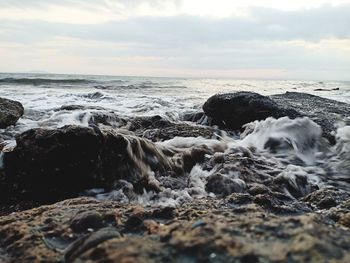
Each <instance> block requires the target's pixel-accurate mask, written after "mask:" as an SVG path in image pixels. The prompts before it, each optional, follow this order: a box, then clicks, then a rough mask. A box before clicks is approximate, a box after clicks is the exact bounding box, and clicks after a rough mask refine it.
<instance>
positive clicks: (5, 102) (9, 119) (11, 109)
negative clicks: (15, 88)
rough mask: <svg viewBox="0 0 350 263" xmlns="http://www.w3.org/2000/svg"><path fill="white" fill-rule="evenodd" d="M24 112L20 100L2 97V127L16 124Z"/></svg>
mask: <svg viewBox="0 0 350 263" xmlns="http://www.w3.org/2000/svg"><path fill="white" fill-rule="evenodd" d="M23 112H24V108H23V106H22V104H21V103H20V102H18V101H14V100H9V99H4V98H0V129H4V128H6V127H8V126H11V125H14V124H15V123H16V122H17V121H18V119H19V118H20V117H21V116H22V115H23Z"/></svg>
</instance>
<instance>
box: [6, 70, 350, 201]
mask: <svg viewBox="0 0 350 263" xmlns="http://www.w3.org/2000/svg"><path fill="white" fill-rule="evenodd" d="M234 91H254V92H258V93H260V94H263V95H272V94H280V93H284V92H286V91H296V92H306V93H310V94H315V95H318V96H321V97H325V98H330V99H334V100H338V101H342V102H347V103H350V82H337V81H327V82H326V81H325V82H318V81H292V80H237V79H203V78H154V77H112V76H86V75H52V74H49V75H48V74H0V92H1V93H0V97H4V98H8V99H14V100H17V101H20V102H21V103H22V104H23V106H24V108H25V113H24V116H23V117H22V118H21V119H20V120H19V121H18V123H17V124H16V125H15V126H12V127H9V128H7V129H5V130H0V133H1V134H2V135H3V136H4V137H5V138H7V139H9V140H11V139H13V137H14V135H16V134H18V133H20V132H23V131H25V130H28V129H30V128H38V127H40V128H58V127H62V126H64V125H68V124H76V125H82V126H88V122H89V119H90V118H91V112H96V111H101V112H106V111H107V112H113V113H115V114H116V115H118V116H120V117H135V116H153V115H161V116H163V117H165V118H167V119H169V120H171V121H175V122H176V121H179V120H180V117H181V116H182V115H183V114H185V113H190V112H197V111H198V110H200V109H201V106H202V105H203V103H204V102H205V101H206V100H207V99H208V98H209V97H210V96H212V95H214V94H216V93H226V92H234ZM71 105H75V106H76V105H79V106H84V107H80V108H76V109H75V110H66V109H62V108H61V107H62V106H71ZM250 129H252V130H253V132H251V133H250V134H248V135H245V136H242V138H240V139H238V138H232V137H230V136H222V137H220V139H203V138H174V139H172V140H169V141H164V142H158V143H157V144H156V145H158V146H159V147H168V148H171V149H177V151H179V152H180V151H189V150H190V149H192V148H193V147H200V146H204V145H205V147H206V148H208V149H210V150H211V153H212V156H208V158H211V157H213V156H214V155H215V154H224V155H225V154H226V155H232V154H238V155H239V156H240V154H241V155H242V154H248V155H249V154H250V155H251V157H252V158H253V159H254V158H255V159H258V160H260V161H262V162H265V163H266V164H267V165H270V167H271V171H270V170H269V171H261V170H259V169H258V168H254V167H251V168H250V169H252V171H253V172H255V173H257V174H260V173H263V174H264V176H265V175H266V174H269V173H271V176H272V174H273V176H275V175H276V174H277V176H279V177H281V178H285V179H286V180H287V181H288V180H289V182H290V185H292V186H293V187H295V188H296V189H298V191H299V192H301V193H304V194H306V193H307V192H308V190H307V189H309V188H307V187H308V185H313V184H315V185H318V187H329V186H336V187H341V188H342V189H345V190H347V191H350V187H349V184H350V180H349V174H350V127H349V126H345V125H344V124H339V127H338V130H336V129H335V132H336V134H337V136H336V137H337V144H336V145H335V146H330V145H322V139H321V132H322V130H321V128H320V127H319V126H318V125H317V124H315V123H314V122H312V121H311V120H309V119H307V118H303V119H296V120H290V119H288V118H281V119H278V120H275V119H272V118H269V119H267V120H265V121H260V122H255V123H252V124H251V125H250ZM271 136H273V137H274V139H278V140H281V141H283V142H286V143H285V144H283V143H282V144H281V145H285V147H281V148H280V149H277V150H276V149H274V151H273V152H269V150H267V149H264V145H265V143H266V142H267V141H268V140H269V139H270V138H271ZM311 142H312V143H311ZM11 147H13V145H12V146H11ZM251 147H254V149H255V150H254V151H251V149H250V148H251ZM218 149H219V150H218ZM5 150H6V148H5ZM209 155H210V154H209ZM214 157H215V156H214ZM0 164H1V158H0ZM218 169H219V168H218V167H215V166H214V167H213V168H212V169H211V170H208V169H204V167H202V166H201V165H196V166H195V167H193V169H192V171H191V172H190V173H189V174H188V184H187V186H186V187H185V188H183V189H179V190H174V189H163V191H161V192H160V193H147V192H145V193H144V195H142V196H139V197H138V200H137V201H138V202H140V203H145V204H150V203H155V202H156V203H157V204H158V205H159V204H163V203H164V204H167V205H169V204H171V205H176V204H178V203H181V202H183V201H184V200H188V199H191V198H194V197H195V196H203V195H213V193H210V192H208V191H206V188H205V185H206V182H207V178H208V177H209V176H210V175H212V174H214V173H217V172H218ZM147 173H148V175H149V178H150V180H154V181H156V183H157V179H156V178H155V177H154V173H153V172H152V170H150V169H149V170H148V171H147ZM220 173H222V172H220ZM223 177H225V178H226V179H227V178H229V180H231V182H232V183H233V184H234V185H235V186H236V187H237V189H238V190H239V191H240V190H242V189H244V188H245V181H244V180H242V176H240V175H239V172H237V171H227V172H226V174H225V173H223ZM300 177H303V178H306V181H305V180H302V181H303V182H304V183H301V180H299V179H298V178H300ZM226 179H225V180H226ZM305 182H306V183H305ZM158 183H159V182H158ZM238 190H237V191H238ZM93 192H95V193H96V195H97V197H98V198H101V199H106V198H107V199H118V200H120V199H127V197H126V196H125V195H123V193H122V191H121V190H118V189H116V190H115V191H112V192H110V193H104V192H103V190H101V189H95V190H93ZM286 192H288V190H286ZM155 200H156V201H155Z"/></svg>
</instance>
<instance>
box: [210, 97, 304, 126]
mask: <svg viewBox="0 0 350 263" xmlns="http://www.w3.org/2000/svg"><path fill="white" fill-rule="evenodd" d="M203 110H204V112H205V114H206V115H207V116H208V117H209V118H210V119H209V122H210V123H211V125H218V126H219V127H221V128H230V129H233V130H241V129H242V126H243V125H244V124H246V123H249V122H252V121H255V120H264V119H266V118H268V117H275V118H279V117H283V116H288V117H291V118H295V117H297V116H299V114H298V112H297V111H295V110H293V109H291V108H285V107H282V106H279V105H278V104H277V103H276V102H274V101H273V100H272V99H270V98H269V97H266V96H262V95H260V94H258V93H253V92H235V93H226V94H216V95H214V96H212V97H210V98H209V99H208V100H207V101H206V102H205V104H204V105H203Z"/></svg>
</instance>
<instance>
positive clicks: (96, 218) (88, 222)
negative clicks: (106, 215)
mask: <svg viewBox="0 0 350 263" xmlns="http://www.w3.org/2000/svg"><path fill="white" fill-rule="evenodd" d="M102 226H103V219H102V216H101V214H100V213H98V212H96V211H85V212H81V213H78V214H77V215H76V216H75V217H74V218H73V219H72V221H71V224H70V228H71V229H72V230H73V231H74V232H77V233H79V232H84V231H86V230H89V229H99V228H101V227H102ZM90 232H91V231H90Z"/></svg>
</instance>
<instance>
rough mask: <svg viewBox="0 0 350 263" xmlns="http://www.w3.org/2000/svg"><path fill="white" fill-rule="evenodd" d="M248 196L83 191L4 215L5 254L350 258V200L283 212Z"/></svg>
mask: <svg viewBox="0 0 350 263" xmlns="http://www.w3.org/2000/svg"><path fill="white" fill-rule="evenodd" d="M246 196H247V195H246V194H237V193H236V194H232V195H229V196H227V197H226V198H225V199H214V198H203V199H196V200H194V201H193V202H191V203H187V204H184V205H183V206H181V207H178V208H172V207H140V206H138V205H137V204H121V203H118V202H112V201H103V202H99V201H96V200H94V199H88V198H78V199H71V200H66V201H63V202H60V203H57V204H54V205H50V206H42V207H38V208H34V209H31V210H27V211H23V212H19V213H13V214H11V215H8V216H3V217H0V252H1V253H0V260H2V261H3V262H63V261H65V262H87V261H88V262H344V263H345V262H348V259H349V257H350V231H349V226H350V201H349V199H347V200H345V201H342V202H340V204H339V205H338V206H336V207H333V208H331V209H330V210H326V209H323V210H318V211H317V212H309V213H305V214H299V213H297V214H295V213H292V214H288V215H279V214H275V213H272V212H270V211H268V210H266V209H264V208H263V207H261V206H260V205H259V204H258V203H257V202H255V201H252V200H250V199H249V198H246ZM330 197H331V195H330ZM306 205H308V203H306ZM310 206H311V205H310ZM77 218H78V219H79V220H77ZM77 221H78V223H77ZM77 224H78V226H79V227H78V230H79V231H77V230H76V229H77Z"/></svg>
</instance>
